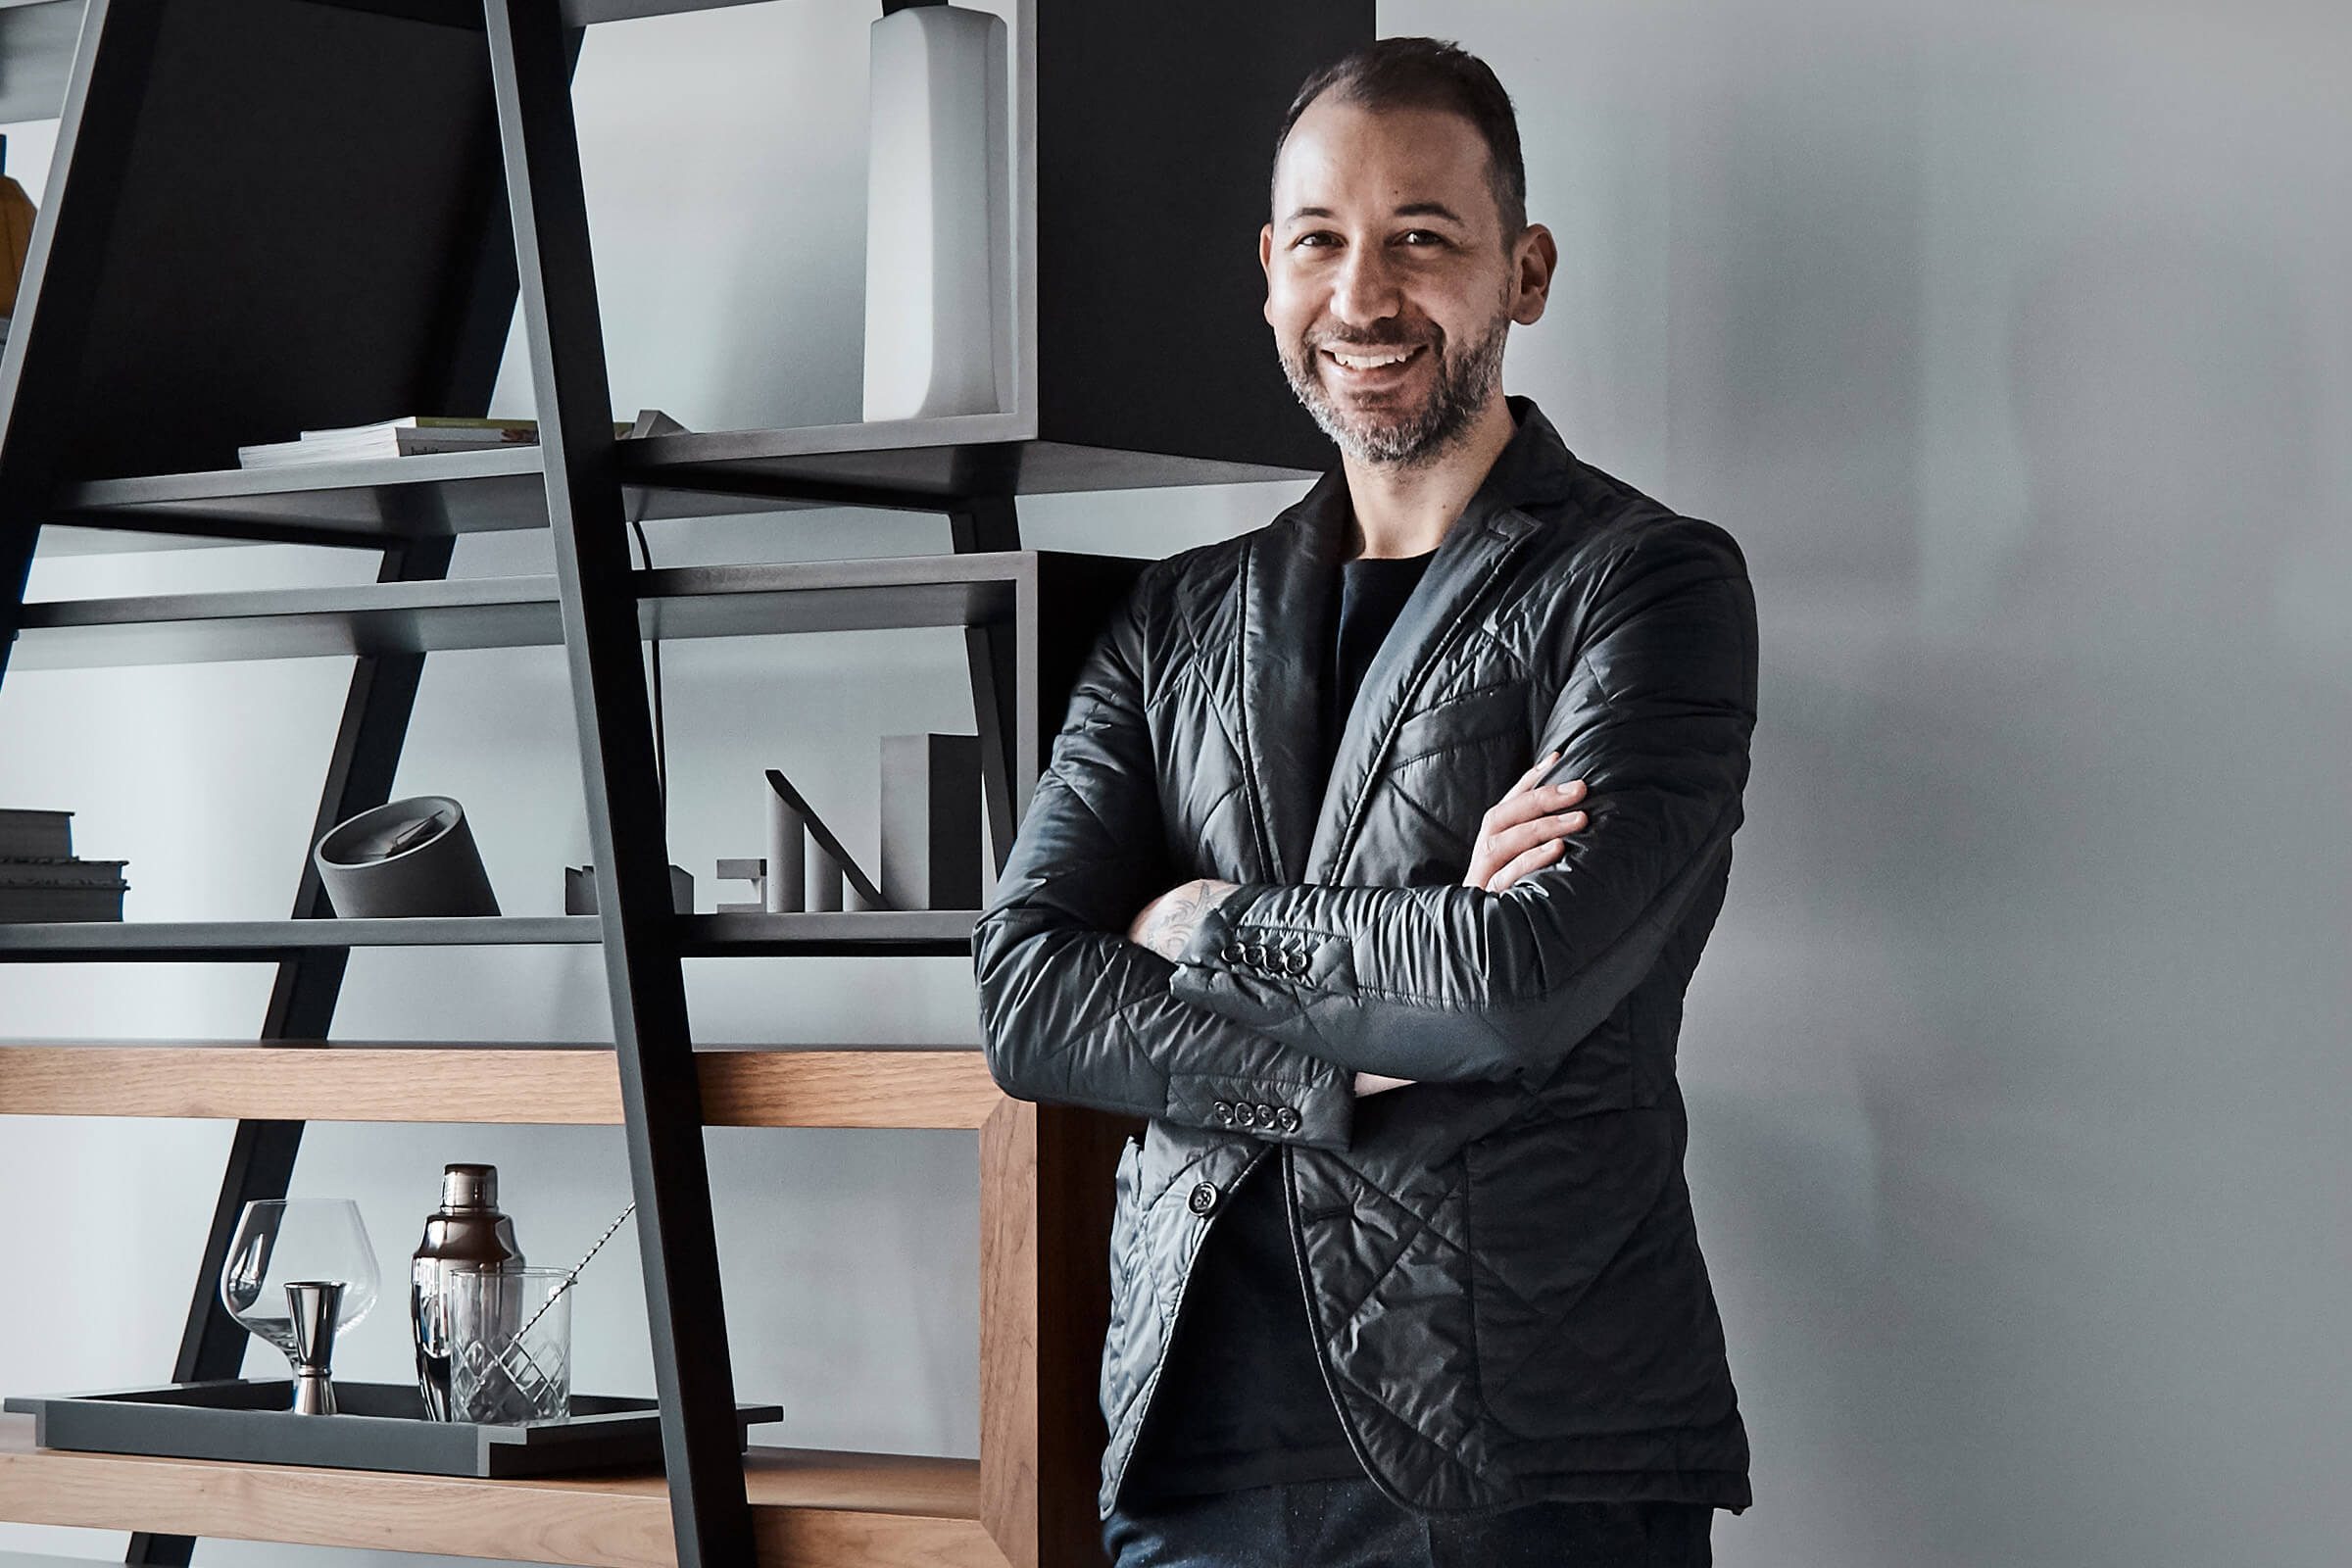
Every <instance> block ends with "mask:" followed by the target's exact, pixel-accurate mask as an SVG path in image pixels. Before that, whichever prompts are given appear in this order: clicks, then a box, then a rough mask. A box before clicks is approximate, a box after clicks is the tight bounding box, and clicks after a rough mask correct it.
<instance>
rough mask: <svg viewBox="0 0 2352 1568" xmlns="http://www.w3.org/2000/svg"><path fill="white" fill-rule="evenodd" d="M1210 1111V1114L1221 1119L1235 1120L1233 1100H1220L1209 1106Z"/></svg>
mask: <svg viewBox="0 0 2352 1568" xmlns="http://www.w3.org/2000/svg"><path fill="white" fill-rule="evenodd" d="M1208 1111H1209V1114H1210V1115H1212V1116H1214V1117H1216V1118H1217V1120H1219V1121H1231V1120H1233V1103H1232V1102H1231V1101H1226V1100H1220V1101H1218V1102H1217V1103H1215V1104H1213V1105H1211V1106H1209V1107H1208Z"/></svg>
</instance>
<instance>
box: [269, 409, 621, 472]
mask: <svg viewBox="0 0 2352 1568" xmlns="http://www.w3.org/2000/svg"><path fill="white" fill-rule="evenodd" d="M628 433H629V427H628V426H627V425H625V424H616V425H614V426H613V435H614V437H616V438H617V437H620V436H625V435H627V434H628ZM538 441H539V426H538V424H537V422H536V421H534V420H531V419H462V418H448V417H441V416H438V415H429V414H412V415H410V416H409V417H407V418H405V419H386V420H384V421H383V422H381V423H380V424H354V425H347V426H345V427H344V428H342V429H339V430H305V431H303V432H302V439H301V440H299V441H272V442H270V443H269V444H268V445H266V446H258V447H239V448H237V464H238V466H240V467H246V468H285V467H292V466H295V465H297V464H307V463H359V462H365V461H367V460H368V459H372V458H413V457H417V456H418V455H420V454H423V453H428V452H481V451H485V450H487V449H489V448H491V447H527V446H535V445H537V444H538Z"/></svg>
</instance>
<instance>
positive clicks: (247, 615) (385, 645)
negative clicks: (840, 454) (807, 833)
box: [11, 552, 1035, 669]
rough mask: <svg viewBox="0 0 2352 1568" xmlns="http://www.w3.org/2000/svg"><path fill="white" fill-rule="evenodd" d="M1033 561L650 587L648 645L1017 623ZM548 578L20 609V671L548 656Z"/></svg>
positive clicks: (687, 572) (667, 581)
mask: <svg viewBox="0 0 2352 1568" xmlns="http://www.w3.org/2000/svg"><path fill="white" fill-rule="evenodd" d="M1034 569H1035V567H1034V558H1033V557H1032V556H1030V555H1028V554H1027V553H1025V552H998V553H988V554H977V555H969V556H908V557H894V558H885V559H880V560H872V561H839V562H785V563H772V564H760V565H745V566H691V567H673V568H668V569H664V570H661V571H654V572H640V573H639V574H638V579H637V580H638V584H639V592H640V594H641V596H642V598H641V603H640V605H639V620H640V624H641V625H642V626H643V628H644V630H645V633H646V635H647V636H649V637H651V636H659V637H664V638H690V637H727V636H756V635H769V634H779V633H797V632H819V631H874V630H885V629H892V628H904V627H916V626H970V625H979V624H983V623H986V622H990V621H1000V620H1005V619H1009V618H1010V617H1011V615H1012V613H1013V603H1014V597H1015V585H1016V584H1017V583H1018V582H1019V581H1020V580H1021V579H1022V578H1023V576H1024V575H1025V574H1027V573H1029V572H1032V571H1034ZM563 640H564V628H563V619H562V613H561V611H560V608H559V606H558V603H557V597H556V580H555V579H554V578H553V577H539V576H534V577H466V578H455V579H448V580H443V581H436V582H416V583H361V584H354V585H350V586H346V587H339V588H292V589H273V590H264V591H254V592H247V593H221V594H171V595H154V596H147V597H140V598H124V599H79V600H43V601H35V602H32V603H28V604H26V605H25V609H24V616H23V630H22V631H21V633H20V635H19V638H18V643H17V649H16V652H15V655H14V656H13V658H12V661H11V662H12V663H13V664H14V665H15V667H17V668H19V669H67V668H90V667H96V666H102V665H120V664H163V663H191V662H213V661H221V660H246V659H313V658H327V657H334V656H348V655H355V654H396V653H426V652H447V651H452V650H457V649H467V648H528V647H548V646H553V645H556V644H560V643H562V642H563Z"/></svg>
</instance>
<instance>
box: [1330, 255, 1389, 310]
mask: <svg viewBox="0 0 2352 1568" xmlns="http://www.w3.org/2000/svg"><path fill="white" fill-rule="evenodd" d="M1402 304H1403V301H1402V298H1401V296H1400V295H1399V293H1398V291H1397V274H1396V271H1395V270H1394V269H1392V268H1391V267H1390V266H1389V262H1388V258H1387V257H1385V256H1383V255H1381V253H1380V247H1379V246H1377V245H1356V246H1351V247H1349V249H1348V258H1347V260H1346V261H1345V262H1343V263H1341V265H1340V275H1339V277H1338V278H1337V279H1336V280H1335V281H1334V283H1333V286H1332V291H1331V314H1332V315H1333V316H1334V317H1336V318H1337V319H1340V320H1342V321H1345V322H1347V323H1348V324H1349V325H1351V326H1366V325H1370V324H1371V323H1372V322H1374V321H1385V320H1387V319H1390V318H1391V317H1393V316H1396V315H1397V314H1398V312H1399V310H1400V309H1401V307H1402Z"/></svg>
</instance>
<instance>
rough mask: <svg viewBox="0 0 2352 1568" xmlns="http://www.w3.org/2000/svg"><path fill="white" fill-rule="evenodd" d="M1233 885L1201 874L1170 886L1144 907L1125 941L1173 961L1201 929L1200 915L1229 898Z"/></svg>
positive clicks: (1182, 954) (1129, 926) (1232, 891)
mask: <svg viewBox="0 0 2352 1568" xmlns="http://www.w3.org/2000/svg"><path fill="white" fill-rule="evenodd" d="M1235 886H1236V885H1235V884H1234V883H1231V882H1212V881H1210V880H1208V879H1207V878H1205V877H1203V878H1201V879H1199V880H1196V881H1192V882H1187V883H1185V884H1184V885H1183V886H1182V887H1176V888H1170V889H1169V890H1168V891H1167V892H1165V893H1162V894H1161V895H1160V896H1159V897H1158V898H1156V899H1153V900H1152V902H1151V903H1150V904H1147V905H1145V906H1144V907H1143V909H1142V911H1141V912H1139V913H1138V914H1137V915H1136V917H1135V919H1134V920H1133V921H1132V922H1131V923H1130V924H1129V925H1128V927H1127V940H1128V941H1130V942H1132V943H1135V944H1136V945H1137V946H1138V947H1145V948H1150V949H1151V950H1152V952H1153V953H1156V954H1158V955H1159V956H1161V957H1163V958H1165V959H1167V960H1168V961H1169V962H1170V963H1174V962H1175V961H1176V960H1177V959H1178V958H1181V957H1182V956H1184V950H1185V949H1186V948H1187V947H1188V946H1190V945H1191V943H1192V940H1193V933H1194V932H1195V931H1198V930H1200V929H1201V917H1202V916H1203V915H1205V914H1207V913H1208V911H1209V910H1211V909H1213V908H1215V907H1217V906H1218V905H1220V904H1223V903H1224V902H1225V901H1226V900H1227V899H1229V898H1231V897H1232V896H1233V893H1234V891H1235Z"/></svg>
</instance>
